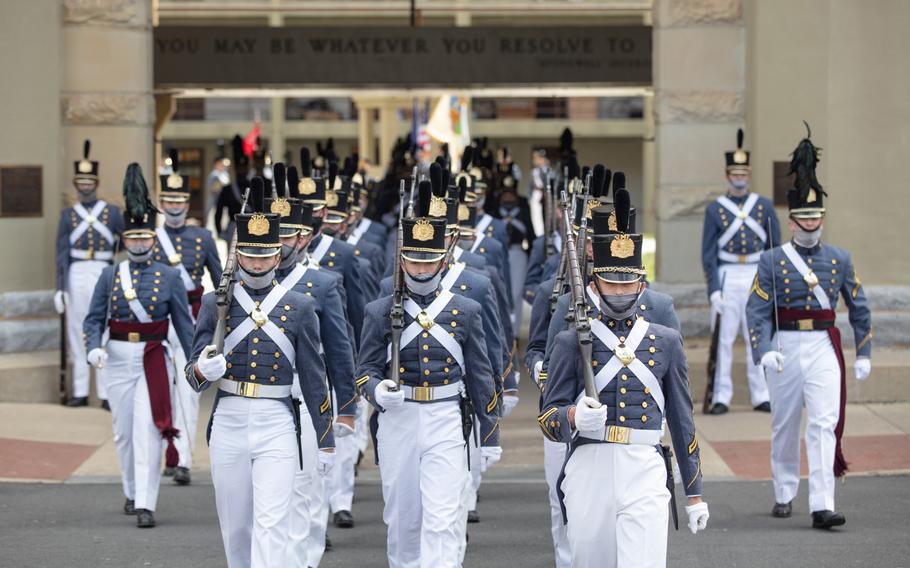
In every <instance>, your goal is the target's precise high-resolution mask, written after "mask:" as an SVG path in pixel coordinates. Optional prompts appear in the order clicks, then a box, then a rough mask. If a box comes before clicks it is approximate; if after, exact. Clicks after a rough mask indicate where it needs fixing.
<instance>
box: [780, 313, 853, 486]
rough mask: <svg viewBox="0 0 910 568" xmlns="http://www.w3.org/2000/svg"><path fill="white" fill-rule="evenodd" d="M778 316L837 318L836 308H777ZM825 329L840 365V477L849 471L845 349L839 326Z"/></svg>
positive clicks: (837, 465) (836, 459)
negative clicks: (845, 442)
mask: <svg viewBox="0 0 910 568" xmlns="http://www.w3.org/2000/svg"><path fill="white" fill-rule="evenodd" d="M777 316H778V318H779V319H780V321H787V322H790V321H797V320H802V319H812V320H815V321H830V322H833V321H834V319H835V314H834V310H794V309H790V308H782V309H779V310H777ZM825 331H827V332H828V338H829V339H831V347H833V348H834V354H835V355H837V364H838V365H839V366H840V414H839V415H838V418H837V426H835V427H834V437H835V438H836V440H837V443H836V445H835V446H834V476H835V477H840V476H842V475H844V474H845V473H846V472H847V460H845V459H844V453H843V450H842V449H841V437H842V436H843V435H844V419H845V417H846V414H847V413H846V406H847V372H846V368H845V365H844V350H843V348H842V347H841V337H840V330H839V329H837V326H831V327H829V328H827V329H825Z"/></svg>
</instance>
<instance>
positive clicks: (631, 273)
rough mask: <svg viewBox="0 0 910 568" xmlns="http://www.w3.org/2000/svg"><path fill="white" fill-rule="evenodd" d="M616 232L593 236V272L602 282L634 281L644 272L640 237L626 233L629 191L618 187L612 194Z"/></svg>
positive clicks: (627, 227) (629, 208)
mask: <svg viewBox="0 0 910 568" xmlns="http://www.w3.org/2000/svg"><path fill="white" fill-rule="evenodd" d="M613 204H614V208H615V213H616V233H614V234H610V235H594V237H593V238H592V239H591V245H592V248H593V249H594V275H595V276H597V277H598V278H600V279H601V280H603V281H604V282H611V283H617V284H622V283H626V282H637V281H639V280H641V278H642V276H644V275H645V267H644V264H643V263H642V260H641V252H642V250H641V248H642V237H641V235H638V234H634V233H630V232H629V213H630V210H631V208H632V203H631V198H630V197H629V192H628V191H625V190H619V191H617V192H616V194H615V196H614V201H613Z"/></svg>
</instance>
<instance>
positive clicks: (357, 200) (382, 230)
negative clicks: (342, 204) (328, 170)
mask: <svg viewBox="0 0 910 568" xmlns="http://www.w3.org/2000/svg"><path fill="white" fill-rule="evenodd" d="M351 182H352V186H353V188H354V193H353V200H352V201H353V204H352V205H351V217H350V219H349V222H348V224H349V225H350V227H351V231H350V234H349V235H348V237H347V239H346V240H347V242H348V243H350V244H352V245H356V244H357V243H358V242H360V241H361V240H367V241H370V242H371V243H373V244H375V245H377V246H378V247H380V248H381V249H383V250H385V246H386V243H387V241H388V236H389V235H388V230H387V229H386V227H385V225H383V224H382V223H376V222H375V221H373V220H372V219H368V218H367V217H364V215H363V212H364V210H365V209H366V208H367V203H369V199H368V196H369V192H368V185H367V184H368V180H367V177H366V174H364V173H356V174H354V177H353V178H352V179H351Z"/></svg>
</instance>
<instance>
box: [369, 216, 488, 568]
mask: <svg viewBox="0 0 910 568" xmlns="http://www.w3.org/2000/svg"><path fill="white" fill-rule="evenodd" d="M401 222H402V228H401V230H402V233H403V243H402V247H401V252H400V257H398V258H396V262H398V263H400V269H401V270H402V274H401V277H402V280H403V287H404V288H405V289H406V290H401V291H400V292H399V293H400V294H401V296H399V293H396V294H394V295H392V296H388V297H384V298H381V299H379V300H376V301H374V302H371V303H370V304H369V305H368V306H367V310H366V319H365V321H364V326H363V337H362V340H361V351H360V364H359V367H358V371H357V376H358V377H360V378H359V379H358V380H357V385H358V388H359V389H360V392H361V395H362V396H364V397H365V398H366V400H367V401H368V402H370V403H371V404H373V405H374V406H375V408H376V409H377V410H378V411H379V412H380V413H381V414H379V417H378V418H379V420H378V432H377V451H378V456H379V473H380V476H381V478H382V494H383V499H384V501H385V508H384V511H383V520H384V521H385V523H386V525H387V526H388V541H387V542H388V561H389V565H390V566H391V568H400V567H403V566H421V567H425V568H429V567H433V568H448V567H455V566H458V565H459V564H460V562H459V545H460V540H459V538H458V532H459V530H458V526H457V525H458V524H459V516H460V515H459V513H460V503H461V496H462V489H463V487H464V485H463V484H464V483H465V482H466V481H467V476H466V475H465V469H466V468H467V463H466V456H465V437H466V434H467V433H468V432H469V431H470V428H469V426H466V425H465V423H464V420H465V419H469V417H470V415H471V414H476V417H477V420H478V421H479V425H478V428H477V430H478V433H479V436H480V439H481V445H482V449H481V454H482V461H483V464H484V466H485V467H489V466H491V465H492V464H494V463H495V462H497V461H498V460H499V458H500V456H501V454H502V449H501V448H500V446H499V420H500V418H499V408H498V397H497V396H496V385H495V384H494V379H493V373H492V369H491V367H490V362H489V359H488V358H487V352H486V346H485V343H484V331H483V322H482V321H481V319H482V318H481V306H480V305H479V304H477V302H475V301H473V300H471V299H469V298H466V297H464V296H458V295H455V294H453V293H452V292H451V291H446V290H442V289H441V288H440V282H441V279H442V274H441V269H442V264H443V261H444V259H445V255H446V246H445V230H446V223H445V221H444V220H442V219H429V218H426V217H418V218H414V219H403V220H402V221H401ZM397 298H401V299H402V304H401V305H400V306H399V305H397V301H396V300H397ZM393 309H394V311H393ZM399 309H400V310H402V311H403V317H402V320H401V323H402V325H403V332H402V333H401V335H400V345H398V346H396V345H393V344H392V340H391V339H390V338H391V335H392V318H393V317H395V314H396V313H398V310H399ZM395 349H398V350H399V355H398V356H397V357H395V359H397V360H399V365H400V367H399V368H397V369H395V368H388V367H389V363H390V362H391V361H393V353H392V351H393V350H395ZM463 396H467V397H468V399H469V400H470V403H471V404H472V405H473V411H472V410H471V409H470V408H468V407H467V405H463V404H462V397H463Z"/></svg>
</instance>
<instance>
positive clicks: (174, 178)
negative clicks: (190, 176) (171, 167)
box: [167, 174, 183, 189]
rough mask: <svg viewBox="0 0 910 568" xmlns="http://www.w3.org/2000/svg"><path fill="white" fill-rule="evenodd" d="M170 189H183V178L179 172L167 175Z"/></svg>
mask: <svg viewBox="0 0 910 568" xmlns="http://www.w3.org/2000/svg"><path fill="white" fill-rule="evenodd" d="M167 188H168V189H183V178H182V177H181V176H179V175H177V174H171V175H169V176H167Z"/></svg>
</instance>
